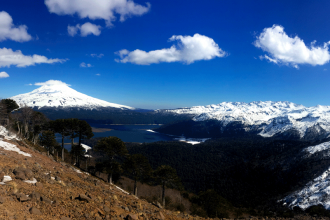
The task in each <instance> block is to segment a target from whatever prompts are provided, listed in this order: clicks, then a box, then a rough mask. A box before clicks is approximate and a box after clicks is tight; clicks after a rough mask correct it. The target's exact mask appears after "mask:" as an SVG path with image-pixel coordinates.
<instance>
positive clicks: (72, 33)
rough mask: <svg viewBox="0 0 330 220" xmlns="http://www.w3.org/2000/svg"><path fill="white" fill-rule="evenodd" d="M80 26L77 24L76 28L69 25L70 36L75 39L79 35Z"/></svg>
mask: <svg viewBox="0 0 330 220" xmlns="http://www.w3.org/2000/svg"><path fill="white" fill-rule="evenodd" d="M79 27H80V25H79V24H77V25H76V26H70V25H68V34H69V35H70V36H71V37H73V36H75V35H76V34H77V33H78V30H79Z"/></svg>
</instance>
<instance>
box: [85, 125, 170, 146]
mask: <svg viewBox="0 0 330 220" xmlns="http://www.w3.org/2000/svg"><path fill="white" fill-rule="evenodd" d="M91 126H92V127H94V128H100V129H102V128H105V129H111V131H105V132H94V137H108V136H115V137H118V138H120V139H121V140H122V141H124V142H138V143H150V142H156V141H170V140H173V137H171V136H168V135H165V134H159V133H156V132H150V131H148V130H152V129H155V128H159V127H160V126H159V125H105V124H103V125H100V124H91Z"/></svg>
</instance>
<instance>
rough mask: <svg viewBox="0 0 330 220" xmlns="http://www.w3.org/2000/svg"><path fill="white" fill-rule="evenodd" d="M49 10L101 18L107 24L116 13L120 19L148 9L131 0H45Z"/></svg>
mask: <svg viewBox="0 0 330 220" xmlns="http://www.w3.org/2000/svg"><path fill="white" fill-rule="evenodd" d="M45 4H46V6H47V7H48V10H49V12H51V13H55V14H58V15H74V14H77V15H78V16H79V17H80V18H89V19H91V20H95V19H103V20H105V21H106V23H107V26H111V25H112V21H114V20H116V14H118V15H120V21H124V20H125V19H126V18H128V17H131V16H133V15H143V14H145V13H146V12H148V11H149V9H150V4H149V3H146V6H143V5H139V4H136V3H134V2H133V1H132V0H93V1H90V0H45Z"/></svg>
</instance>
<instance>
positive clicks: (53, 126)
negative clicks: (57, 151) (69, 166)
mask: <svg viewBox="0 0 330 220" xmlns="http://www.w3.org/2000/svg"><path fill="white" fill-rule="evenodd" d="M66 125H67V119H56V120H55V121H50V122H49V124H48V125H47V126H48V127H49V129H50V130H52V131H53V132H54V133H58V134H60V135H61V137H62V142H61V143H62V146H61V149H62V160H63V161H64V138H65V137H66V136H69V135H70V133H69V131H68V128H67V126H66Z"/></svg>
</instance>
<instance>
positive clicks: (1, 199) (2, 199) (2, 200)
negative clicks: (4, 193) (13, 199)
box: [0, 196, 6, 204]
mask: <svg viewBox="0 0 330 220" xmlns="http://www.w3.org/2000/svg"><path fill="white" fill-rule="evenodd" d="M5 201H6V199H5V198H4V197H1V196H0V204H3V203H5Z"/></svg>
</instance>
